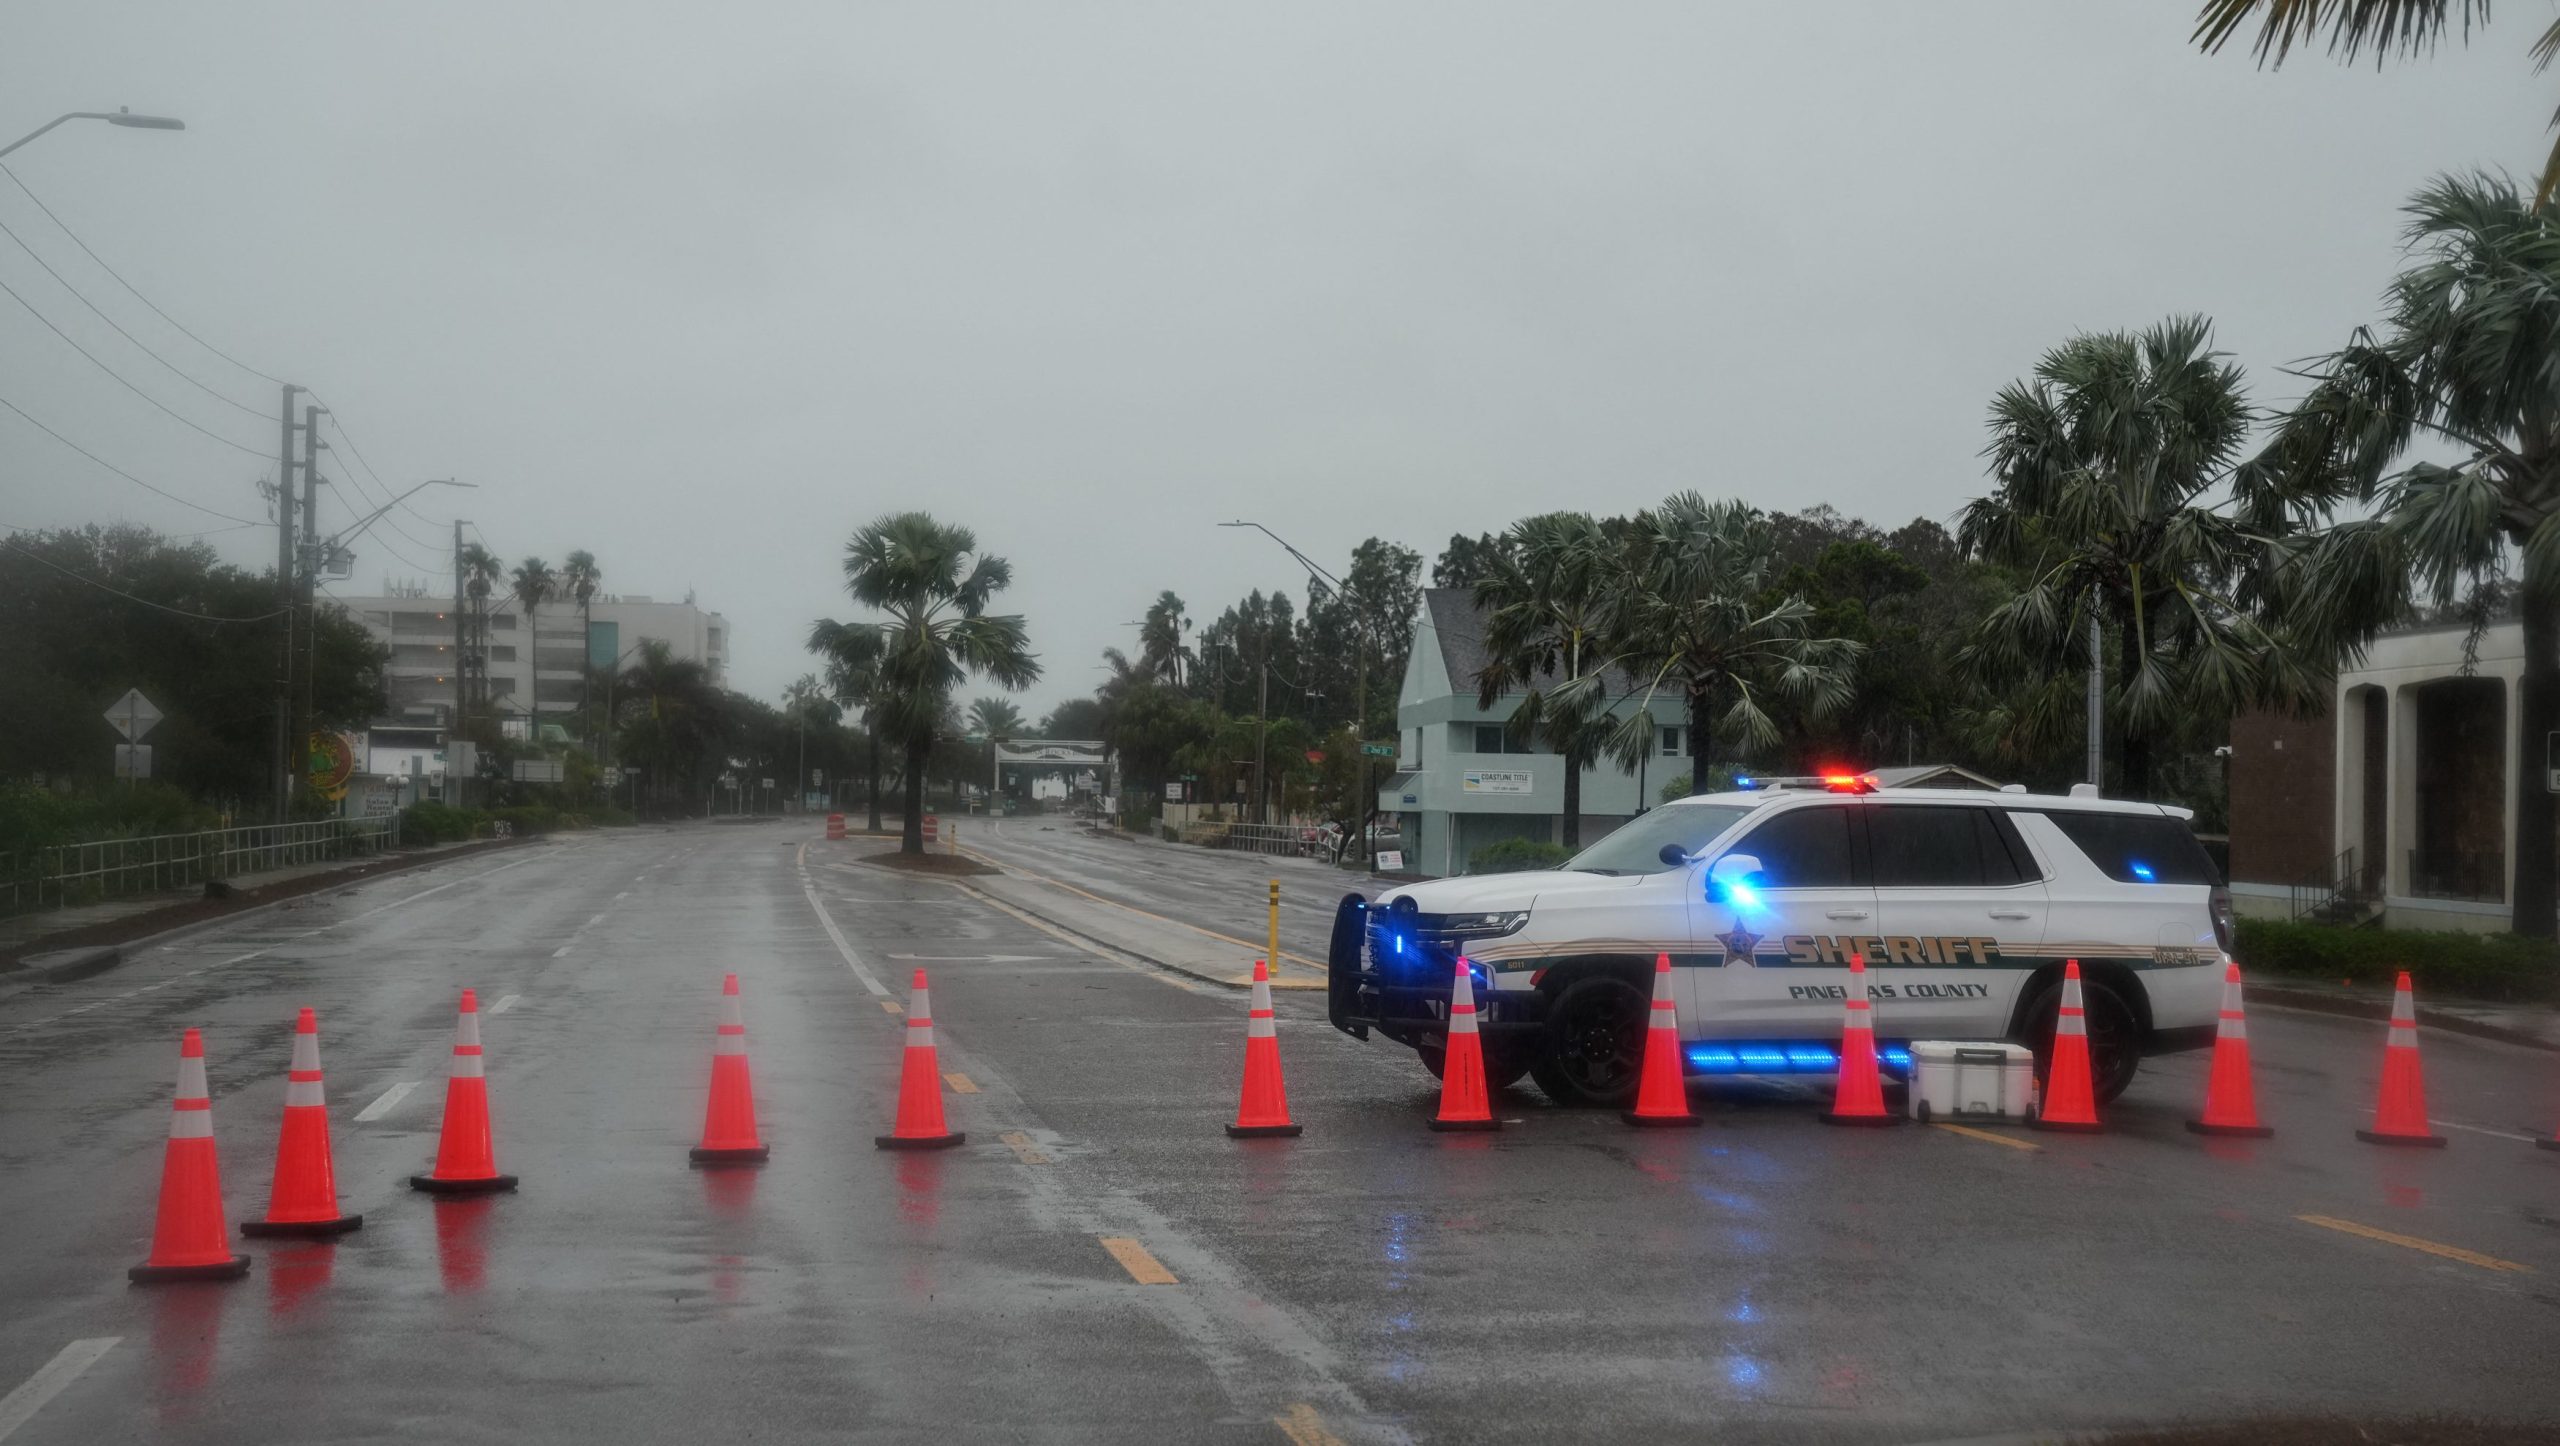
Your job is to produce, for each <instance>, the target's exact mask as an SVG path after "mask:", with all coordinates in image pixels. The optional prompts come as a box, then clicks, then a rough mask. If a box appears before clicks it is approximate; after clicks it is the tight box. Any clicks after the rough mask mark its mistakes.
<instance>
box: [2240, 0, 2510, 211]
mask: <svg viewBox="0 0 2560 1446" xmlns="http://www.w3.org/2000/svg"><path fill="white" fill-rule="evenodd" d="M2460 14H2461V21H2462V31H2461V33H2462V38H2463V39H2465V40H2469V39H2470V38H2471V27H2472V26H2473V25H2474V24H2475V23H2476V24H2479V25H2482V26H2486V25H2487V24H2488V23H2489V0H2461V7H2460ZM2454 16H2455V7H2454V6H2453V5H2452V4H2451V3H2448V0H2205V5H2204V8H2203V10H2201V11H2200V12H2198V14H2197V16H2196V29H2195V34H2194V35H2193V36H2192V37H2191V38H2192V39H2193V40H2194V42H2195V43H2196V44H2197V45H2198V46H2200V47H2202V48H2203V49H2204V51H2205V52H2206V53H2207V54H2212V53H2214V52H2217V51H2219V50H2221V49H2222V47H2223V46H2224V45H2226V44H2228V43H2229V42H2230V40H2231V37H2233V36H2234V35H2237V34H2239V33H2240V32H2241V31H2242V30H2244V29H2246V28H2247V26H2248V24H2249V22H2250V21H2251V20H2253V19H2254V20H2256V21H2257V23H2258V38H2257V40H2256V42H2255V43H2253V44H2252V45H2251V46H2250V47H2249V48H2250V49H2251V50H2252V51H2254V52H2256V54H2257V57H2258V63H2259V64H2260V65H2265V66H2279V65H2282V64H2284V61H2285V57H2286V56H2287V55H2288V54H2290V53H2291V52H2292V50H2293V47H2294V46H2295V45H2297V44H2300V45H2303V46H2306V47H2307V46H2309V45H2310V44H2312V43H2313V42H2314V41H2315V40H2317V39H2318V38H2319V36H2320V33H2321V32H2322V31H2324V30H2325V31H2327V32H2328V47H2329V53H2330V54H2331V55H2334V56H2336V57H2337V58H2338V59H2339V60H2341V61H2344V62H2346V63H2348V64H2350V65H2352V64H2354V63H2355V61H2356V59H2357V57H2359V56H2360V55H2362V54H2363V53H2364V52H2365V51H2367V50H2370V51H2372V52H2373V59H2374V64H2375V65H2377V66H2379V65H2380V64H2381V63H2382V61H2383V60H2384V58H2385V57H2387V56H2389V55H2391V54H2393V53H2394V52H2397V53H2398V54H2399V55H2400V56H2401V57H2403V58H2408V57H2412V56H2418V55H2424V54H2427V53H2429V52H2431V51H2433V50H2434V49H2435V48H2436V46H2437V44H2438V43H2439V42H2441V41H2442V40H2443V39H2444V37H2445V36H2446V35H2448V34H2450V33H2452V31H2453V28H2454ZM2527 53H2528V54H2529V55H2531V56H2532V58H2533V67H2534V69H2536V70H2544V69H2547V68H2549V66H2550V64H2551V61H2552V57H2553V56H2555V55H2560V20H2553V21H2552V22H2551V23H2550V24H2549V25H2548V26H2545V27H2544V28H2543V31H2542V33H2541V34H2540V35H2538V36H2535V37H2534V41H2533V45H2532V47H2531V49H2530V50H2529V51H2528V52H2527ZM2552 119H2553V123H2554V124H2555V125H2560V114H2555V115H2554V116H2553V118H2552ZM2555 188H2560V144H2554V145H2553V146H2552V148H2551V154H2550V157H2549V158H2548V159H2547V160H2545V161H2544V162H2543V163H2542V181H2541V184H2540V185H2539V186H2537V187H2536V188H2535V190H2534V195H2533V203H2534V204H2535V205H2536V206H2542V205H2546V204H2548V203H2549V202H2550V200H2551V197H2552V193H2553V191H2554V190H2555Z"/></svg>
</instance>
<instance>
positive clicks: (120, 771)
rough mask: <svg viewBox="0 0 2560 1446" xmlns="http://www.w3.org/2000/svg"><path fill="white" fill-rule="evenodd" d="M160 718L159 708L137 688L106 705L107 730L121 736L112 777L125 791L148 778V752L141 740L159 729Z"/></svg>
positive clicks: (128, 689) (149, 751)
mask: <svg viewBox="0 0 2560 1446" xmlns="http://www.w3.org/2000/svg"><path fill="white" fill-rule="evenodd" d="M163 716H164V715H163V714H162V713H161V711H160V708H159V705H157V704H155V703H153V702H152V701H151V700H150V699H148V698H145V697H143V696H142V690H141V689H140V688H127V689H125V690H124V696H123V697H121V698H118V699H117V700H115V701H114V702H113V703H110V704H108V705H107V713H106V718H107V726H109V727H111V728H113V729H115V730H116V731H117V732H118V733H121V734H123V735H124V742H122V743H120V744H117V745H116V777H118V778H121V779H123V780H124V786H125V787H127V788H131V787H133V781H134V780H135V779H137V778H149V777H150V776H151V750H150V749H149V748H146V747H144V746H142V740H143V739H144V738H145V737H147V736H149V734H150V732H151V730H152V729H154V728H157V727H159V726H160V719H161V718H162V717H163Z"/></svg>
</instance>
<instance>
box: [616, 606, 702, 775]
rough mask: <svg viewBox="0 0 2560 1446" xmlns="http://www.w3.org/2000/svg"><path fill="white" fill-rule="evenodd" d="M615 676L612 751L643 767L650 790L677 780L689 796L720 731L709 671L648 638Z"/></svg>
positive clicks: (666, 645)
mask: <svg viewBox="0 0 2560 1446" xmlns="http://www.w3.org/2000/svg"><path fill="white" fill-rule="evenodd" d="M618 677H619V680H620V681H619V682H618V684H617V686H616V689H615V694H616V696H615V698H614V708H615V711H616V712H617V713H619V714H620V715H621V718H620V720H619V722H618V723H617V726H616V729H615V735H616V737H617V738H618V739H619V740H620V741H619V742H618V743H617V744H616V751H617V752H618V753H619V754H620V755H621V756H622V757H623V758H624V759H626V760H631V761H637V762H638V763H640V764H642V765H644V766H645V770H646V772H647V773H648V775H649V787H650V791H651V792H652V793H653V794H660V795H663V794H664V793H666V792H667V791H668V789H669V786H670V785H671V784H678V783H681V784H682V785H683V792H684V793H685V795H686V796H690V794H691V790H692V787H693V786H694V785H696V784H698V783H700V782H701V781H702V774H703V763H704V761H705V760H706V759H708V758H711V757H713V756H714V755H715V752H716V746H717V745H718V743H719V742H720V740H721V735H722V731H723V724H722V718H721V707H720V703H721V692H720V689H719V688H717V687H715V686H714V685H713V684H712V682H711V673H710V670H709V669H708V668H707V667H705V666H704V665H703V664H701V663H698V662H695V661H693V660H692V659H690V658H679V657H677V656H676V655H675V650H674V648H672V647H671V646H669V645H668V644H667V643H666V642H664V641H662V640H660V639H657V638H651V639H649V640H647V641H645V642H643V643H641V644H640V646H639V647H638V648H636V649H634V650H633V652H632V655H631V660H630V663H629V665H628V666H626V667H624V668H623V669H622V671H621V673H620V674H619V675H618Z"/></svg>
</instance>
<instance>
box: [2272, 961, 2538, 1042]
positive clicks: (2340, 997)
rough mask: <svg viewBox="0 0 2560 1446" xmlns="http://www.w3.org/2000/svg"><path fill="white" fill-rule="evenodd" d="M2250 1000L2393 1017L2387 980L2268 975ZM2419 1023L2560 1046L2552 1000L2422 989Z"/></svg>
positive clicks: (2358, 1016)
mask: <svg viewBox="0 0 2560 1446" xmlns="http://www.w3.org/2000/svg"><path fill="white" fill-rule="evenodd" d="M2248 990H2249V1002H2250V1003H2252V1004H2273V1005H2280V1006H2282V1007H2284V1008H2288V1009H2308V1010H2314V1011H2316V1012H2318V1013H2321V1014H2344V1015H2348V1016H2351V1017H2353V1018H2356V1019H2377V1020H2386V1019H2389V1018H2390V1017H2391V987H2390V986H2389V985H2384V984H2333V983H2330V982H2329V981H2327V980H2324V979H2301V978H2296V977H2294V976H2292V975H2273V974H2271V975H2262V976H2257V977H2253V978H2251V979H2250V980H2249V985H2248ZM2418 1023H2419V1024H2420V1025H2421V1026H2423V1027H2425V1028H2428V1029H2441V1030H2444V1031H2445V1032H2447V1033H2449V1034H2468V1035H2472V1036H2474V1037H2476V1038H2480V1039H2496V1040H2504V1041H2505V1042H2507V1043H2509V1044H2521V1045H2526V1046H2528V1047H2530V1048H2534V1049H2548V1050H2555V1051H2560V1008H2554V1007H2553V1006H2551V1005H2548V1004H2497V1003H2491V1002H2489V1001H2486V1000H2478V999H2435V998H2429V997H2428V996H2427V994H2426V991H2424V990H2420V991H2418Z"/></svg>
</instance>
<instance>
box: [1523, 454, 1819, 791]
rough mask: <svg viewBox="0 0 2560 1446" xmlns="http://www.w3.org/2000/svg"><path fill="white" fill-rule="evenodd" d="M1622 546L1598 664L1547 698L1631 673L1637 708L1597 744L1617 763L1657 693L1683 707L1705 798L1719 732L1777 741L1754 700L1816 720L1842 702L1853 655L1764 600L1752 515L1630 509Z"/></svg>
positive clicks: (1694, 508) (1609, 587)
mask: <svg viewBox="0 0 2560 1446" xmlns="http://www.w3.org/2000/svg"><path fill="white" fill-rule="evenodd" d="M1626 548H1627V551H1626V554H1625V556H1624V558H1623V560H1622V561H1621V562H1620V563H1619V564H1618V565H1617V566H1616V567H1615V568H1613V569H1612V570H1611V573H1610V575H1609V577H1608V580H1607V583H1606V593H1605V595H1604V597H1603V600H1602V603H1601V609H1600V633H1601V638H1602V642H1603V643H1604V645H1605V649H1606V656H1603V657H1598V658H1594V659H1591V660H1590V662H1589V664H1588V665H1587V669H1586V671H1585V672H1584V673H1583V674H1582V675H1581V676H1580V677H1578V678H1576V679H1574V680H1573V681H1572V682H1571V683H1568V684H1565V685H1564V686H1562V687H1559V688H1557V689H1555V690H1554V693H1555V701H1557V702H1559V703H1563V704H1565V705H1568V706H1572V705H1575V704H1576V703H1577V702H1578V699H1577V697H1576V696H1575V695H1576V694H1577V693H1578V692H1580V691H1583V690H1589V691H1595V692H1596V691H1597V690H1598V688H1599V685H1600V680H1601V679H1602V677H1603V676H1605V675H1606V674H1608V673H1610V672H1612V671H1620V670H1623V671H1624V672H1626V673H1628V674H1630V675H1632V683H1631V687H1630V691H1631V692H1636V693H1637V695H1638V696H1639V698H1640V700H1641V701H1640V702H1639V703H1638V704H1637V707H1636V709H1635V711H1634V712H1633V713H1631V714H1629V715H1628V716H1627V717H1626V718H1624V719H1622V720H1620V721H1619V722H1618V723H1617V724H1616V725H1615V726H1614V727H1612V728H1611V729H1610V730H1609V733H1608V744H1607V746H1608V750H1609V752H1611V753H1612V754H1614V755H1615V756H1616V757H1617V758H1618V759H1619V760H1620V761H1622V762H1624V763H1625V764H1626V765H1627V766H1629V767H1631V768H1632V767H1634V766H1635V763H1636V760H1638V759H1639V758H1641V757H1643V756H1644V754H1645V753H1646V751H1647V750H1649V749H1650V748H1652V747H1653V746H1654V737H1653V709H1652V705H1653V697H1654V694H1655V693H1657V692H1658V691H1660V690H1662V689H1663V688H1666V687H1676V688H1678V689H1679V690H1680V692H1681V695H1682V697H1683V699H1684V700H1685V702H1686V704H1687V709H1688V718H1689V736H1688V739H1687V742H1688V745H1689V791H1690V792H1691V793H1693V794H1695V793H1704V792H1706V791H1707V783H1708V779H1707V762H1708V760H1709V758H1710V757H1711V756H1712V752H1713V745H1714V739H1715V736H1716V733H1717V730H1718V728H1719V726H1721V727H1722V728H1723V729H1724V730H1725V732H1727V733H1728V734H1730V735H1731V736H1732V737H1734V738H1735V739H1736V740H1737V741H1739V742H1741V743H1744V744H1746V745H1751V746H1767V745H1770V744H1774V743H1775V742H1777V741H1778V730H1777V725H1776V724H1774V723H1773V722H1771V721H1770V718H1769V714H1768V711H1767V710H1766V709H1765V708H1763V707H1762V706H1761V703H1760V699H1761V696H1762V695H1763V694H1764V693H1775V694H1777V695H1779V696H1783V697H1786V698H1790V699H1793V700H1795V701H1796V702H1797V703H1798V704H1799V705H1801V706H1802V707H1804V708H1805V709H1806V710H1807V711H1809V712H1812V713H1814V714H1816V715H1820V714H1823V713H1827V712H1830V711H1831V710H1833V709H1836V708H1838V707H1839V706H1840V705H1841V704H1843V703H1845V702H1846V701H1847V700H1848V698H1849V695H1850V693H1851V691H1852V688H1853V685H1854V682H1855V670H1856V664H1857V660H1858V655H1859V653H1860V652H1861V651H1862V649H1861V648H1860V646H1859V645H1858V644H1857V643H1856V642H1854V641H1852V640H1850V639H1847V638H1831V637H1819V636H1816V635H1815V634H1814V631H1813V628H1812V618H1813V606H1812V604H1810V603H1808V602H1806V601H1805V600H1804V599H1803V598H1801V597H1799V596H1796V595H1794V594H1792V593H1791V594H1788V595H1786V596H1784V597H1781V598H1779V599H1778V600H1777V601H1776V602H1775V603H1770V602H1768V601H1766V595H1767V594H1768V593H1769V592H1770V590H1771V585H1772V584H1773V583H1774V582H1775V581H1776V578H1777V573H1778V552H1777V535H1776V534H1775V533H1774V532H1773V531H1772V530H1771V529H1770V526H1769V521H1768V519H1767V518H1766V517H1765V516H1763V515H1762V514H1761V513H1760V512H1759V510H1758V509H1756V508H1753V507H1750V506H1747V505H1745V504H1743V503H1740V502H1732V501H1726V502H1709V501H1707V500H1706V499H1705V498H1703V497H1701V496H1699V495H1698V494H1697V493H1695V492H1682V493H1679V494H1677V495H1675V496H1672V497H1670V498H1667V499H1665V500H1664V501H1663V503H1662V504H1661V505H1660V506H1658V507H1652V508H1648V509H1646V510H1645V511H1643V512H1639V513H1637V514H1636V516H1635V518H1634V520H1633V521H1632V523H1630V524H1629V527H1628V532H1627V539H1626Z"/></svg>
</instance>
